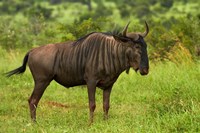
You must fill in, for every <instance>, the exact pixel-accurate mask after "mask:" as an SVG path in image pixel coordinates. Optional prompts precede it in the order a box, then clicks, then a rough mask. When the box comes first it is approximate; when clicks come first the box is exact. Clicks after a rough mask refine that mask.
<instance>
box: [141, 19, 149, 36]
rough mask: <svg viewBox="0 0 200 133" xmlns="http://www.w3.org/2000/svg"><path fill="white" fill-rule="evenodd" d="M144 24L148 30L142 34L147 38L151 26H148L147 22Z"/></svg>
mask: <svg viewBox="0 0 200 133" xmlns="http://www.w3.org/2000/svg"><path fill="white" fill-rule="evenodd" d="M144 22H145V26H146V30H145V32H144V33H142V34H141V35H142V37H146V36H147V34H148V33H149V26H148V23H147V21H144Z"/></svg>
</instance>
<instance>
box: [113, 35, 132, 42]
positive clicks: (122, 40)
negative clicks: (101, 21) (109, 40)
mask: <svg viewBox="0 0 200 133" xmlns="http://www.w3.org/2000/svg"><path fill="white" fill-rule="evenodd" d="M113 37H114V39H115V40H116V41H120V42H128V41H129V40H130V39H129V38H127V37H123V36H117V35H113Z"/></svg>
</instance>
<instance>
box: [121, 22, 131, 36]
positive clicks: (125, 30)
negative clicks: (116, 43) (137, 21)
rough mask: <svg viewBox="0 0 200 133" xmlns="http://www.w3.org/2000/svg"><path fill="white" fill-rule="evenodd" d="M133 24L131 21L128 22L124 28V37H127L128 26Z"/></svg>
mask: <svg viewBox="0 0 200 133" xmlns="http://www.w3.org/2000/svg"><path fill="white" fill-rule="evenodd" d="M130 23H131V21H128V23H127V24H126V26H125V27H124V29H123V31H122V35H123V36H126V32H127V29H128V26H129V24H130Z"/></svg>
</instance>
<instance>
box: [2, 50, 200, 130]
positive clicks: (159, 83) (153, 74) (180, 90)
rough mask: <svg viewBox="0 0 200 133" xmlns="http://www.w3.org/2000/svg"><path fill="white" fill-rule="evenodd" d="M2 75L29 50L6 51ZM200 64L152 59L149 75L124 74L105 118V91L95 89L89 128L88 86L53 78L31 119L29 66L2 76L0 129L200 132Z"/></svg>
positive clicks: (116, 85) (16, 63) (31, 88)
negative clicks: (34, 119) (64, 83)
mask: <svg viewBox="0 0 200 133" xmlns="http://www.w3.org/2000/svg"><path fill="white" fill-rule="evenodd" d="M0 53H1V58H0V62H1V66H0V73H1V74H2V73H5V72H6V71H8V70H11V69H14V68H16V67H18V66H20V65H21V62H22V59H23V56H24V54H25V53H23V54H22V53H19V52H16V51H15V52H10V53H6V52H5V51H4V50H1V51H0ZM199 74H200V63H194V64H190V65H188V64H187V65H185V64H182V65H176V64H174V63H172V62H165V63H161V62H160V63H152V64H151V69H150V73H149V75H148V76H144V77H143V76H140V74H137V73H135V72H134V71H131V72H130V74H129V75H127V74H125V73H123V74H121V76H120V77H119V79H118V80H117V82H116V83H115V85H114V87H113V90H112V93H111V108H110V111H109V116H110V117H109V119H108V120H107V121H104V120H103V109H102V91H101V90H100V89H97V93H96V101H97V108H96V110H95V119H94V123H93V124H92V125H91V126H88V118H89V117H88V114H89V110H88V99H87V90H86V88H85V87H84V86H83V87H74V88H70V89H66V88H64V87H62V86H60V85H58V84H57V83H55V82H52V83H51V84H50V86H49V87H48V88H47V90H46V91H45V93H44V95H43V97H42V99H41V101H40V103H39V106H38V109H37V122H38V123H37V124H33V123H32V122H31V120H30V116H29V109H28V102H27V99H28V98H29V96H30V95H31V93H32V90H33V80H32V77H31V74H30V71H29V69H27V71H26V72H25V73H24V74H23V75H19V76H13V77H11V78H6V77H4V76H3V75H1V76H0V101H1V104H0V129H1V130H0V132H2V133H9V132H10V133H13V132H26V133H29V132H34V133H35V132H38V133H40V132H41V133H50V132H54V133H65V132H69V133H70V132H79V133H88V132H91V133H94V132H96V133H99V132H102V133H103V132H105V133H107V132H112V133H116V132H120V133H123V132H124V133H128V132H139V133H140V132H152V133H155V132H164V133H165V132H199V131H200V84H199V81H200V75H199Z"/></svg>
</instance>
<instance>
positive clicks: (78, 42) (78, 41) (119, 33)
mask: <svg viewBox="0 0 200 133" xmlns="http://www.w3.org/2000/svg"><path fill="white" fill-rule="evenodd" d="M94 33H101V34H104V35H107V36H121V37H122V34H121V31H120V29H114V30H113V31H109V32H91V33H89V34H87V35H85V36H83V37H81V38H79V39H77V40H76V41H74V43H73V45H77V44H80V42H82V41H83V40H85V39H86V38H87V37H89V36H90V35H92V34H94Z"/></svg>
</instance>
